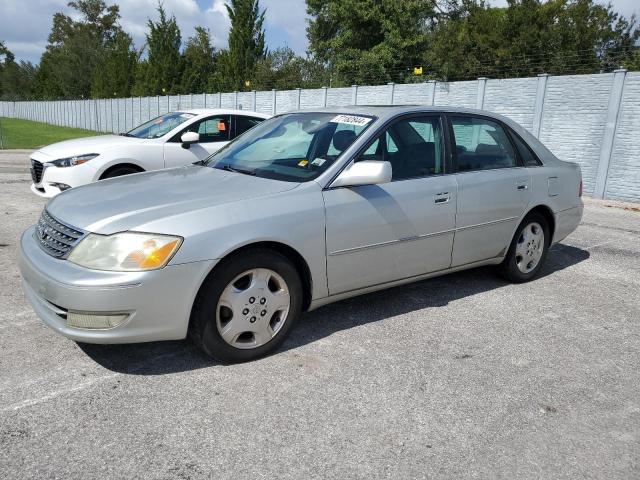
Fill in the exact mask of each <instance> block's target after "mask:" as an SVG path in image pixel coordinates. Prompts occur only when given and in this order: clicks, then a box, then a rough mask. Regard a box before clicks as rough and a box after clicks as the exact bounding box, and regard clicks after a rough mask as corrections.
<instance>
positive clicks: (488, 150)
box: [476, 143, 503, 157]
mask: <svg viewBox="0 0 640 480" xmlns="http://www.w3.org/2000/svg"><path fill="white" fill-rule="evenodd" d="M476 155H482V156H486V157H488V156H492V157H502V156H503V155H502V150H500V147H499V146H498V145H487V144H486V143H481V144H479V145H478V146H477V147H476Z"/></svg>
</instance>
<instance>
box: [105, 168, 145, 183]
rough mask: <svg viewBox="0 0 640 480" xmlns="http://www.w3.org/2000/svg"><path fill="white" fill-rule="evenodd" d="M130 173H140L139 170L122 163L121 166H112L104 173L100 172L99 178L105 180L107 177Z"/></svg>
mask: <svg viewBox="0 0 640 480" xmlns="http://www.w3.org/2000/svg"><path fill="white" fill-rule="evenodd" d="M132 173H140V170H138V169H136V168H133V167H127V166H124V165H123V166H122V167H114V168H112V169H111V170H107V171H106V172H105V173H103V174H102V177H100V180H106V179H107V178H116V177H122V176H123V175H131V174H132Z"/></svg>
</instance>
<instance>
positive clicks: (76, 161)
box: [51, 153, 100, 167]
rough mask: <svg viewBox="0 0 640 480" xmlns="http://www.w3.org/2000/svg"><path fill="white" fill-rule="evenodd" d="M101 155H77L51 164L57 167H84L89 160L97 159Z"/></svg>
mask: <svg viewBox="0 0 640 480" xmlns="http://www.w3.org/2000/svg"><path fill="white" fill-rule="evenodd" d="M98 155H100V154H99V153H86V154H84V155H75V156H73V157H67V158H59V159H58V160H54V161H53V162H51V164H52V165H55V166H56V167H73V166H74V165H82V164H83V163H87V162H88V161H89V160H91V159H94V158H96V157H97V156H98Z"/></svg>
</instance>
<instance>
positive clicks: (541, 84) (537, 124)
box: [531, 73, 549, 138]
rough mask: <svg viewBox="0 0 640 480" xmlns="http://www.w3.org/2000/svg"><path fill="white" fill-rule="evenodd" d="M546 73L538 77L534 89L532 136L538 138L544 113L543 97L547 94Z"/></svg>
mask: <svg viewBox="0 0 640 480" xmlns="http://www.w3.org/2000/svg"><path fill="white" fill-rule="evenodd" d="M548 78H549V74H548V73H541V74H540V75H538V85H537V87H536V103H535V105H534V107H533V131H532V132H531V133H533V136H534V137H536V138H540V132H541V131H542V113H543V112H544V97H545V95H546V93H547V79H548Z"/></svg>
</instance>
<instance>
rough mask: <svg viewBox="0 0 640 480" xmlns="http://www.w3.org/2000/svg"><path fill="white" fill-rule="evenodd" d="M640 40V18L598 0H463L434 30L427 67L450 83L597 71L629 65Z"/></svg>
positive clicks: (427, 54)
mask: <svg viewBox="0 0 640 480" xmlns="http://www.w3.org/2000/svg"><path fill="white" fill-rule="evenodd" d="M639 35H640V31H639V30H638V28H637V24H636V19H635V17H631V18H630V19H626V18H625V17H623V16H620V15H619V14H618V13H616V12H615V11H614V10H613V9H612V7H611V5H607V6H604V5H600V4H597V3H595V2H594V1H593V0H549V1H547V2H544V3H543V2H542V1H540V0H508V5H507V7H506V8H491V7H488V6H487V5H485V4H484V2H483V1H473V0H463V2H462V4H461V5H460V8H459V9H458V10H457V11H456V12H455V14H454V15H451V16H450V17H449V18H447V19H444V20H443V21H441V22H439V23H438V25H437V26H436V28H435V29H434V32H433V34H432V36H431V41H430V46H429V49H428V50H427V51H426V54H425V63H426V64H427V65H428V66H429V70H430V71H431V72H432V73H433V75H434V76H435V77H437V78H444V79H448V80H456V79H469V78H476V77H478V76H488V77H494V78H496V77H498V78H499V77H518V76H532V75H536V74H538V73H551V74H559V75H563V74H574V73H596V72H599V71H602V70H606V71H610V70H612V69H613V68H616V67H617V66H619V65H624V64H625V62H627V63H629V61H630V60H631V59H633V56H634V55H635V53H634V52H635V50H636V47H635V44H636V42H637V40H638V36H639Z"/></svg>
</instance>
